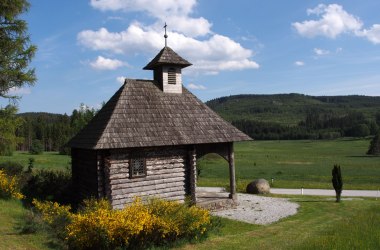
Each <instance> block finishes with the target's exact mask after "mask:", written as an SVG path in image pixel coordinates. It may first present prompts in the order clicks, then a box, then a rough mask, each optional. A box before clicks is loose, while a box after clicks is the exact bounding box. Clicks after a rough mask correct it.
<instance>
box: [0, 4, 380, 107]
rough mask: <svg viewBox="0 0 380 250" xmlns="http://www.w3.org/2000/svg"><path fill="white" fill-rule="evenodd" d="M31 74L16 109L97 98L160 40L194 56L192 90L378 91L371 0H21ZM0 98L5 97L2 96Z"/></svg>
mask: <svg viewBox="0 0 380 250" xmlns="http://www.w3.org/2000/svg"><path fill="white" fill-rule="evenodd" d="M30 3H31V8H30V11H29V12H28V13H27V14H25V15H24V16H23V18H24V19H25V20H27V22H28V23H29V33H30V34H31V40H32V42H33V43H34V44H36V45H37V46H38V52H37V55H36V57H35V58H34V60H33V62H32V67H35V69H36V74H37V77H38V81H37V82H36V84H35V86H33V87H25V88H22V89H14V90H12V93H15V94H19V95H21V96H22V99H21V100H20V101H19V108H20V112H39V111H43V112H52V113H68V114H71V112H72V110H73V109H74V108H78V107H79V105H80V103H84V104H86V105H88V106H90V107H95V108H98V107H99V106H100V103H102V102H103V101H107V100H108V99H109V98H110V97H111V96H112V95H113V94H114V92H115V91H116V90H117V89H118V88H119V87H120V86H121V83H120V81H121V80H120V79H122V78H123V77H127V78H144V79H151V78H152V72H150V71H144V70H142V68H143V67H144V66H145V65H146V64H147V63H148V62H149V61H150V60H151V59H152V58H153V57H154V56H155V55H156V54H157V53H158V52H159V50H160V49H161V48H163V46H164V38H163V32H164V31H163V28H162V26H163V25H164V22H165V21H166V22H167V24H168V35H169V37H168V46H170V47H171V48H172V49H174V50H175V51H176V52H177V53H178V54H180V55H181V56H182V57H184V58H185V59H187V60H188V61H190V62H191V63H193V66H191V67H188V68H186V69H184V70H183V74H184V76H183V81H184V85H185V86H186V87H187V88H188V89H190V91H192V92H193V93H194V94H195V95H197V96H198V97H199V98H200V99H201V100H203V101H207V100H210V99H213V98H217V97H221V96H228V95H235V94H273V93H302V94H307V95H351V94H360V95H371V96H379V95H380V70H379V69H380V15H379V10H380V1H378V0H363V1H354V0H352V1H350V0H348V1H314V0H312V1H304V0H292V1H278V0H266V1H262V0H260V1H259V0H235V1H227V0H198V1H196V0H183V1H180V0H157V1H151V0H91V1H90V0H87V1H74V0H68V1H47V0H45V1H42V0H30ZM0 104H1V105H3V106H4V105H5V104H6V102H5V101H4V100H2V101H1V102H0Z"/></svg>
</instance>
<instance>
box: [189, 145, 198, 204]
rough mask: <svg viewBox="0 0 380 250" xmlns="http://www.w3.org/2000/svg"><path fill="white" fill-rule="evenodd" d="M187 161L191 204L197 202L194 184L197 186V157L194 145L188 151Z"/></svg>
mask: <svg viewBox="0 0 380 250" xmlns="http://www.w3.org/2000/svg"><path fill="white" fill-rule="evenodd" d="M188 162H189V181H190V190H189V191H190V199H191V203H192V204H196V203H197V196H196V186H197V158H196V152H195V147H192V148H191V149H190V150H189V152H188Z"/></svg>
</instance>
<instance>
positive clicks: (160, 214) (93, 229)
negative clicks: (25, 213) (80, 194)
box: [33, 198, 211, 249]
mask: <svg viewBox="0 0 380 250" xmlns="http://www.w3.org/2000/svg"><path fill="white" fill-rule="evenodd" d="M33 204H34V205H35V206H36V208H37V209H38V210H39V211H41V213H42V216H43V219H44V220H45V221H46V222H47V223H48V224H50V225H54V224H56V223H57V222H59V221H61V226H62V225H64V228H63V229H62V230H61V231H62V232H64V233H65V237H64V239H65V240H66V241H67V243H68V245H69V247H70V248H74V249H93V248H96V249H114V248H132V249H134V248H142V247H147V246H150V245H153V244H155V245H161V244H164V243H166V242H173V241H175V240H177V239H179V238H196V237H198V236H201V235H203V234H204V233H205V232H206V231H207V229H208V228H209V227H210V225H211V221H210V214H209V212H208V211H207V210H204V209H201V208H198V207H195V206H193V207H188V206H187V205H185V204H181V203H178V202H173V201H164V200H159V199H154V200H150V201H149V202H148V203H147V204H144V203H143V202H142V201H141V199H140V198H136V199H135V200H134V202H133V203H132V204H130V205H127V206H125V207H124V208H123V209H122V210H113V209H112V207H111V206H110V204H109V202H108V201H107V200H99V201H96V200H87V201H85V202H84V205H83V207H82V208H81V210H80V211H79V212H78V213H71V212H70V207H68V206H59V205H58V204H57V203H53V202H43V203H42V202H38V201H33ZM62 218H65V220H63V221H62Z"/></svg>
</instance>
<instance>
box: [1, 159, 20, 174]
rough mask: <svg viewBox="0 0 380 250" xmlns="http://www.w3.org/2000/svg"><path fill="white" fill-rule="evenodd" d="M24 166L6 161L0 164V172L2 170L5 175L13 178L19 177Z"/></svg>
mask: <svg viewBox="0 0 380 250" xmlns="http://www.w3.org/2000/svg"><path fill="white" fill-rule="evenodd" d="M23 169H24V166H23V165H22V164H20V163H18V162H14V161H6V162H1V163H0V170H4V172H5V173H6V174H7V175H11V176H15V175H20V174H21V173H22V171H23Z"/></svg>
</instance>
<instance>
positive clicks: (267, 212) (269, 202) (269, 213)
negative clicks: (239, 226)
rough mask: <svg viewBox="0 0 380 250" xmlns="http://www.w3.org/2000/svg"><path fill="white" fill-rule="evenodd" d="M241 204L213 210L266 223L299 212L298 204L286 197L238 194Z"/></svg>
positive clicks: (237, 218)
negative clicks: (230, 207) (231, 207)
mask: <svg viewBox="0 0 380 250" xmlns="http://www.w3.org/2000/svg"><path fill="white" fill-rule="evenodd" d="M238 202H239V205H238V206H237V207H236V208H233V209H226V210H221V211H215V212H212V213H213V214H214V215H217V216H221V217H225V218H229V219H232V220H238V221H243V222H248V223H251V224H259V225H266V224H271V223H273V222H276V221H278V220H280V219H282V218H285V217H288V216H291V215H294V214H296V213H297V209H298V207H299V205H298V204H296V203H294V202H290V201H289V200H288V199H284V198H271V197H263V196H257V195H251V194H238Z"/></svg>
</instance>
